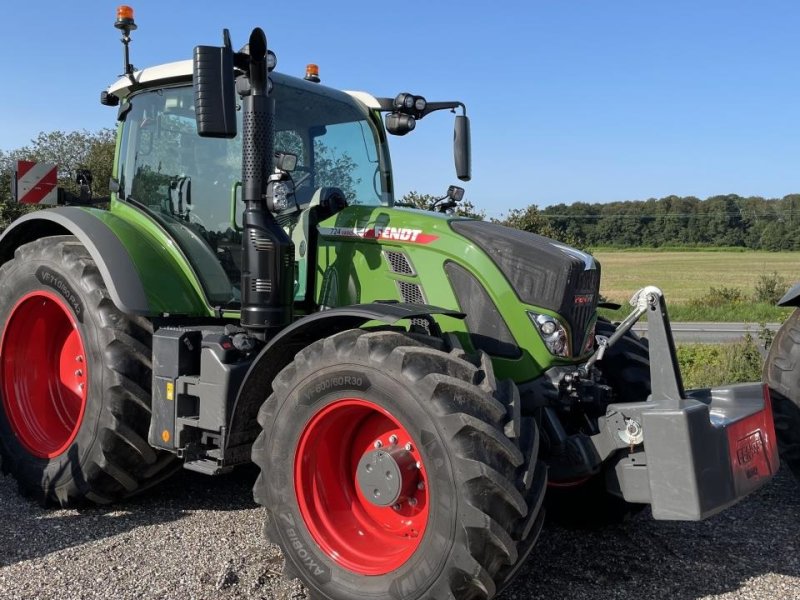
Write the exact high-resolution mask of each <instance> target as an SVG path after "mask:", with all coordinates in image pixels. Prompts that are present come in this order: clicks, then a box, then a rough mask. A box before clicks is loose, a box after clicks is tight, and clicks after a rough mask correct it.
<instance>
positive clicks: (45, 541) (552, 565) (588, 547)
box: [0, 469, 800, 600]
mask: <svg viewBox="0 0 800 600" xmlns="http://www.w3.org/2000/svg"><path fill="white" fill-rule="evenodd" d="M254 478H255V472H254V471H253V470H251V469H247V470H243V471H241V472H238V473H235V474H232V475H229V476H225V477H221V478H218V479H209V478H206V477H203V476H202V475H196V474H193V473H189V472H184V473H180V474H179V475H177V476H176V477H174V478H173V479H172V480H170V481H169V482H167V483H165V484H162V486H160V487H159V488H157V489H156V490H154V491H152V492H150V493H149V494H147V495H145V496H143V497H141V498H137V499H135V500H133V501H130V502H127V503H125V504H123V505H117V506H113V507H110V508H91V509H86V510H80V511H78V510H43V509H41V508H40V507H39V506H38V505H36V504H33V503H31V502H29V501H27V500H24V499H22V498H20V497H18V496H17V493H16V485H15V484H14V482H13V480H11V479H10V478H5V479H3V478H0V598H3V599H9V600H16V599H35V598H43V599H44V598H46V599H50V598H58V599H64V600H68V599H73V598H74V599H81V600H89V599H95V598H97V599H103V600H106V599H114V600H118V599H119V600H121V599H128V598H130V599H137V600H138V599H153V600H156V599H158V600H165V599H201V598H203V599H209V600H210V599H217V598H219V599H233V598H241V599H245V598H246V599H251V598H252V599H262V598H264V599H274V600H295V599H302V598H306V594H305V592H304V590H303V589H302V587H301V586H300V585H299V583H297V582H292V583H289V582H285V581H283V579H282V578H281V576H280V572H281V567H282V562H283V561H282V558H281V555H280V551H279V550H278V549H277V548H276V547H275V546H270V545H267V544H266V543H265V542H264V541H263V540H262V537H261V523H262V517H263V513H262V510H261V509H260V508H258V507H257V506H256V505H255V504H254V503H253V501H252V496H251V493H250V489H251V487H252V483H253V480H254ZM798 531H800V485H798V484H797V483H796V482H795V481H794V479H792V477H791V475H790V474H789V473H788V472H787V471H786V470H785V469H784V470H783V471H782V472H781V474H780V475H779V476H778V477H777V478H776V480H775V481H774V482H772V483H771V484H770V485H768V486H767V487H766V488H765V489H763V490H761V491H760V492H759V493H757V494H755V495H754V496H752V497H750V498H748V499H747V500H745V501H744V502H742V503H741V504H739V505H738V506H736V507H734V508H733V509H730V510H729V511H727V512H725V513H723V514H721V515H718V516H717V517H715V518H712V519H710V520H708V521H704V522H701V523H672V522H656V521H653V520H652V519H650V518H649V516H648V515H647V514H643V515H640V516H639V517H637V518H636V519H634V520H632V521H631V522H630V523H626V524H625V525H621V526H617V527H613V528H610V529H607V530H605V531H603V532H597V533H588V534H587V533H576V532H570V531H566V530H563V529H560V528H557V527H555V526H553V527H547V528H545V531H544V533H543V534H542V537H541V539H540V542H539V544H538V546H537V548H536V550H535V551H534V553H533V554H532V555H531V557H530V558H529V560H528V561H527V563H526V565H525V566H524V567H523V569H522V572H521V574H520V577H519V579H518V580H517V582H516V584H515V585H514V586H513V587H512V588H510V589H509V590H508V591H507V592H506V594H505V595H504V596H503V598H504V599H505V600H533V599H545V598H547V599H548V600H556V599H560V598H565V599H566V598H569V599H570V600H582V599H586V600H588V599H591V600H603V599H606V598H609V599H610V598H614V599H621V600H626V599H630V600H642V599H649V598H653V599H661V598H669V599H673V600H681V599H690V598H691V599H699V598H719V599H724V600H734V599H737V600H739V599H759V600H763V599H767V598H768V599H770V600H790V599H791V600H797V599H798V598H800V558H799V556H800V553H799V552H798V551H799V550H800V537H798Z"/></svg>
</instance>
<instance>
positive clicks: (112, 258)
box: [0, 207, 210, 315]
mask: <svg viewBox="0 0 800 600" xmlns="http://www.w3.org/2000/svg"><path fill="white" fill-rule="evenodd" d="M54 235H74V236H75V237H76V238H78V240H79V241H80V242H81V243H82V244H83V245H84V246H85V247H86V249H87V250H88V252H89V254H90V255H91V257H92V259H93V260H94V261H95V263H96V264H97V267H98V269H99V270H100V274H101V275H102V277H103V281H104V282H105V284H106V287H107V288H108V292H109V295H110V296H111V300H112V301H113V302H114V304H115V305H116V306H117V308H119V309H120V310H121V311H123V312H125V313H129V314H138V315H160V314H163V313H170V314H187V315H208V314H209V312H210V311H209V308H208V307H207V305H206V303H205V301H204V299H203V296H202V291H201V290H200V289H199V285H197V284H196V282H192V281H190V280H189V278H188V277H187V276H186V272H185V270H184V269H182V268H181V266H180V265H179V264H177V263H176V261H175V260H174V259H173V258H172V257H170V256H169V255H168V254H167V253H166V252H165V251H164V250H163V246H164V245H163V244H160V245H159V244H158V243H156V241H154V240H152V239H150V238H149V237H148V236H147V234H146V232H144V231H141V230H140V229H138V228H137V227H135V226H134V225H133V224H132V223H130V222H128V221H126V220H124V219H121V218H120V217H117V216H115V215H114V214H113V213H110V212H109V211H101V210H97V209H87V208H78V207H62V208H54V209H48V210H42V211H36V212H33V213H30V214H27V215H25V216H23V217H21V218H19V219H17V220H16V221H14V222H13V223H12V224H11V225H10V226H9V227H8V228H7V229H6V230H5V231H4V232H3V234H2V236H0V264H2V263H3V262H6V261H8V260H11V259H12V258H13V257H14V252H15V250H16V249H17V248H18V247H19V246H21V245H23V244H26V243H28V242H31V241H33V240H36V239H39V238H42V237H47V236H54Z"/></svg>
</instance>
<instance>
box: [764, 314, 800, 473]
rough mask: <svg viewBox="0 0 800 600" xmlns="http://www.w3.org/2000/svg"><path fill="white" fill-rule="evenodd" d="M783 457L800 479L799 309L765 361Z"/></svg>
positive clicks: (774, 341) (765, 378)
mask: <svg viewBox="0 0 800 600" xmlns="http://www.w3.org/2000/svg"><path fill="white" fill-rule="evenodd" d="M763 378H764V382H765V383H767V384H768V385H769V388H770V396H771V398H772V413H773V415H774V418H775V433H776V434H777V436H778V450H779V451H780V455H781V460H782V461H783V464H785V465H786V466H787V467H789V469H790V470H791V471H792V473H794V475H795V477H797V478H798V479H800V310H796V311H794V312H793V313H792V315H791V316H790V317H789V318H788V319H787V320H786V322H785V323H784V324H783V326H782V327H781V328H780V330H779V331H778V333H777V334H776V335H775V339H774V340H772V345H771V346H770V348H769V355H768V356H767V360H766V362H765V363H764V377H763Z"/></svg>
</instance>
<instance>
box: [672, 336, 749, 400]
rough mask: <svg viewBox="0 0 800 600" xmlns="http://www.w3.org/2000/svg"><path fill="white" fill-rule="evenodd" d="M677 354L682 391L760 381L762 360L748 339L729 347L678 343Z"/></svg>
mask: <svg viewBox="0 0 800 600" xmlns="http://www.w3.org/2000/svg"><path fill="white" fill-rule="evenodd" d="M677 352H678V363H679V365H680V368H681V375H682V377H683V384H684V387H685V388H686V389H692V388H700V387H713V386H718V385H727V384H731V383H745V382H749V381H761V365H762V363H763V359H762V357H761V354H760V352H759V349H758V345H757V342H756V341H755V340H754V339H753V338H751V337H745V338H744V339H743V340H740V341H738V342H734V343H732V344H679V345H678V348H677Z"/></svg>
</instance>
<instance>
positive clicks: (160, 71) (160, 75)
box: [108, 60, 380, 109]
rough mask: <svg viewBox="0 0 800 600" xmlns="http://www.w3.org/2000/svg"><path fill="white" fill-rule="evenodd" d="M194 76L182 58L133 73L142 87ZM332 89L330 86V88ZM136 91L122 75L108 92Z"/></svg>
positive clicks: (366, 99)
mask: <svg viewBox="0 0 800 600" xmlns="http://www.w3.org/2000/svg"><path fill="white" fill-rule="evenodd" d="M276 76H277V77H278V78H291V79H293V80H295V81H296V82H298V83H301V85H302V84H304V83H305V84H307V85H312V86H318V85H319V84H317V83H310V82H305V81H304V80H302V79H300V78H296V77H290V76H289V75H282V74H280V73H276ZM191 78H192V61H191V60H180V61H176V62H171V63H166V64H163V65H156V66H154V67H147V68H144V69H141V70H139V71H136V72H134V73H133V81H134V82H135V87H138V86H142V87H150V84H153V83H156V82H161V83H165V84H167V83H176V82H180V81H190V80H191ZM329 89H330V88H329ZM133 91H134V83H133V82H131V79H130V78H129V77H127V76H125V77H120V78H119V79H118V80H117V81H116V82H114V83H113V84H111V86H109V88H108V93H109V94H112V95H114V96H116V97H117V98H120V99H122V98H126V97H127V96H128V95H130V94H131V93H132V92H133ZM345 93H346V94H349V95H350V96H352V97H353V98H355V99H356V100H358V101H359V102H361V103H362V104H364V105H365V106H366V107H367V108H369V109H379V108H380V104H379V103H378V101H377V99H376V98H375V96H373V95H372V94H368V93H366V92H351V91H345Z"/></svg>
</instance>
